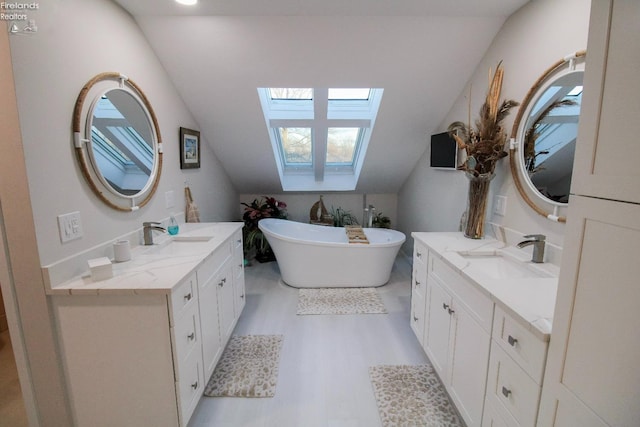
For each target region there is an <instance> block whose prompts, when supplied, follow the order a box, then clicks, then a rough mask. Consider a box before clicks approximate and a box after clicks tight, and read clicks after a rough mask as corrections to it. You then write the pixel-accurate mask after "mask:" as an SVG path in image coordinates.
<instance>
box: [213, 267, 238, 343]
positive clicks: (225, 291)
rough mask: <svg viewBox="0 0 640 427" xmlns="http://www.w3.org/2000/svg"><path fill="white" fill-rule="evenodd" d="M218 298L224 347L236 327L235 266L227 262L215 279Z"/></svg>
mask: <svg viewBox="0 0 640 427" xmlns="http://www.w3.org/2000/svg"><path fill="white" fill-rule="evenodd" d="M215 283H216V288H217V297H218V313H219V318H220V337H221V339H222V343H223V345H224V344H226V343H227V340H228V339H229V337H230V336H231V332H232V331H233V327H234V325H235V319H236V318H235V313H234V310H235V309H234V305H233V304H234V301H233V264H232V263H230V262H227V263H226V264H225V265H224V266H223V267H222V269H221V270H220V272H219V273H218V274H217V275H216V279H215Z"/></svg>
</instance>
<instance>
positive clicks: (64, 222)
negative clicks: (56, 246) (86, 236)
mask: <svg viewBox="0 0 640 427" xmlns="http://www.w3.org/2000/svg"><path fill="white" fill-rule="evenodd" d="M58 227H59V228H60V240H61V241H62V243H66V242H68V241H70V240H75V239H79V238H81V237H82V222H81V221H80V212H78V211H76V212H71V213H68V214H64V215H58Z"/></svg>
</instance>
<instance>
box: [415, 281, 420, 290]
mask: <svg viewBox="0 0 640 427" xmlns="http://www.w3.org/2000/svg"><path fill="white" fill-rule="evenodd" d="M418 286H420V281H418V280H416V288H417V287H418Z"/></svg>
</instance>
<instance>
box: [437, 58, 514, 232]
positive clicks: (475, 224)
mask: <svg viewBox="0 0 640 427" xmlns="http://www.w3.org/2000/svg"><path fill="white" fill-rule="evenodd" d="M503 76H504V69H503V68H502V61H501V62H500V63H498V66H497V67H496V71H495V73H493V76H492V77H491V81H490V83H489V91H488V93H487V96H486V99H485V101H484V103H483V104H482V107H481V108H480V117H479V118H478V119H477V120H476V122H475V128H474V127H472V126H471V118H469V123H468V124H466V123H463V122H453V123H451V124H450V125H449V129H448V131H449V134H450V135H451V136H452V137H453V138H454V139H455V140H456V142H457V143H458V148H460V149H463V150H465V153H466V156H467V157H466V159H465V162H464V163H463V164H462V165H460V166H459V167H458V169H460V170H463V171H465V175H466V176H467V178H468V179H469V192H468V197H467V215H466V223H465V226H464V235H465V236H466V237H468V238H471V239H481V238H482V237H484V219H485V215H486V209H487V196H488V195H489V185H490V183H491V180H492V179H493V178H494V176H495V169H496V163H497V162H498V160H500V159H502V158H504V157H506V156H507V152H506V151H505V150H504V148H505V144H506V142H507V134H506V132H505V131H504V128H503V126H502V122H503V120H504V119H505V118H506V117H507V116H508V115H509V112H510V110H511V109H512V108H513V107H517V106H518V105H519V103H518V102H516V101H513V100H504V101H502V103H500V102H499V99H500V92H501V91H502V79H503Z"/></svg>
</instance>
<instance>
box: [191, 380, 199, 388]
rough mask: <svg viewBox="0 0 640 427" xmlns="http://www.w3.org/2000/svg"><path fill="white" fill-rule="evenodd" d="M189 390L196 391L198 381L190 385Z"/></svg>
mask: <svg viewBox="0 0 640 427" xmlns="http://www.w3.org/2000/svg"><path fill="white" fill-rule="evenodd" d="M191 388H192V389H194V390H195V389H197V388H198V381H196V382H195V383H193V384H191Z"/></svg>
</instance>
